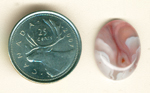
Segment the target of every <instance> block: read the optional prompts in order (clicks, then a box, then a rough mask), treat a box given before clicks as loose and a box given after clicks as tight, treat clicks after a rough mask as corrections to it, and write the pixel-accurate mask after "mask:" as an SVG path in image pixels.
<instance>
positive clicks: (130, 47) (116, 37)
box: [95, 20, 140, 80]
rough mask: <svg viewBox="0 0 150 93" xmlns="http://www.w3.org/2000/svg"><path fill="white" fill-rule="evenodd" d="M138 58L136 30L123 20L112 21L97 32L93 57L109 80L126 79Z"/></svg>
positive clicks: (138, 44)
mask: <svg viewBox="0 0 150 93" xmlns="http://www.w3.org/2000/svg"><path fill="white" fill-rule="evenodd" d="M139 56H140V40H139V37H138V34H137V32H136V30H135V29H134V28H133V27H132V26H131V25H130V24H129V23H127V22H125V21H123V20H112V21H110V22H108V23H107V24H105V25H104V26H103V27H102V28H101V30H100V31H99V33H98V35H97V38H96V42H95V57H96V61H97V64H98V67H99V68H100V70H101V72H102V73H103V74H104V75H105V76H107V77H108V78H110V79H113V80H120V79H124V78H126V77H128V76H129V75H130V74H131V73H132V72H133V71H134V70H135V68H136V66H137V63H138V60H139Z"/></svg>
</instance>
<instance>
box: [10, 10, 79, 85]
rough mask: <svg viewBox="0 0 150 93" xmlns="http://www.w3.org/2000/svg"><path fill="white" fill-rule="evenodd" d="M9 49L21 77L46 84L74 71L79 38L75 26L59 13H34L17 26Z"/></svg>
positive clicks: (11, 37) (12, 34)
mask: <svg viewBox="0 0 150 93" xmlns="http://www.w3.org/2000/svg"><path fill="white" fill-rule="evenodd" d="M8 49H9V55H10V59H11V61H12V63H13V65H14V67H15V68H16V69H17V70H18V71H19V73H20V74H21V75H22V76H24V77H26V78H28V79H29V80H33V81H36V82H42V83H47V82H53V81H57V80H59V79H62V78H63V77H65V76H66V75H68V74H69V73H70V72H71V71H72V70H73V68H74V67H75V66H76V64H77V63H78V61H79V58H80V55H81V39H80V35H79V33H78V31H77V29H76V27H75V26H74V24H73V23H72V22H71V21H70V20H69V19H68V18H66V17H65V16H63V15H62V14H59V13H56V12H53V11H37V12H34V13H31V14H29V15H27V16H25V17H24V18H22V19H21V20H20V21H19V22H18V23H17V24H16V26H15V27H14V28H13V30H12V32H11V35H10V38H9V45H8Z"/></svg>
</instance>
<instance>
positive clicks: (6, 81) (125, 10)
mask: <svg viewBox="0 0 150 93" xmlns="http://www.w3.org/2000/svg"><path fill="white" fill-rule="evenodd" d="M37 10H53V11H56V12H59V13H61V14H63V15H65V16H66V17H68V18H69V19H70V20H71V21H72V22H73V23H74V24H75V26H76V27H77V29H78V31H79V33H80V36H81V39H82V55H81V58H80V60H79V63H78V64H77V66H76V68H75V69H74V70H73V71H72V72H71V73H70V74H69V75H68V76H67V77H65V78H63V79H61V80H59V81H57V82H54V83H48V84H41V83H35V82H31V81H29V80H27V79H25V78H23V77H22V76H20V75H19V74H18V73H17V71H16V70H15V69H14V68H13V66H12V64H11V62H10V59H9V56H8V38H9V35H10V32H11V30H12V28H13V27H14V25H15V24H16V23H17V22H18V21H19V20H20V19H21V18H22V17H24V16H25V15H27V14H29V13H31V12H34V11H37ZM114 18H119V19H123V20H125V21H127V22H128V23H130V24H131V25H132V26H133V27H134V28H135V29H136V31H137V32H138V34H139V37H140V42H141V57H140V60H139V64H138V66H137V68H136V70H135V71H134V72H133V74H132V75H131V76H129V77H128V78H126V79H124V80H121V81H112V80H109V79H107V78H106V77H105V76H104V75H103V74H102V73H101V72H100V70H99V69H98V67H97V64H96V62H95V59H94V43H95V38H96V35H97V33H98V31H99V30H100V28H101V27H102V26H103V25H104V24H105V23H106V22H108V21H109V20H111V19H114ZM0 93H150V0H0Z"/></svg>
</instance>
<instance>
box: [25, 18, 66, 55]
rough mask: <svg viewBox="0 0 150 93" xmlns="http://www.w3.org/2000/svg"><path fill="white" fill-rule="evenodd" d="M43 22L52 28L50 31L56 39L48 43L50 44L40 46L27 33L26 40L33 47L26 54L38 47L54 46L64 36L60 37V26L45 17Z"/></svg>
mask: <svg viewBox="0 0 150 93" xmlns="http://www.w3.org/2000/svg"><path fill="white" fill-rule="evenodd" d="M43 21H44V23H46V24H47V25H48V26H49V27H50V28H51V29H52V33H53V34H54V36H55V37H57V40H56V42H54V43H52V44H50V45H47V46H40V45H38V44H37V43H36V42H35V41H34V40H33V39H32V38H31V36H30V35H29V34H27V37H26V40H27V41H28V42H29V43H30V44H31V45H32V46H33V47H34V48H33V49H31V50H30V51H29V52H27V53H26V55H28V54H30V53H31V52H32V51H34V50H37V49H40V48H51V47H53V46H55V45H56V44H57V43H58V42H60V41H61V40H63V39H64V38H65V36H64V37H61V34H60V26H59V27H57V26H56V24H55V23H54V22H53V21H51V20H48V21H46V20H45V19H43Z"/></svg>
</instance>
